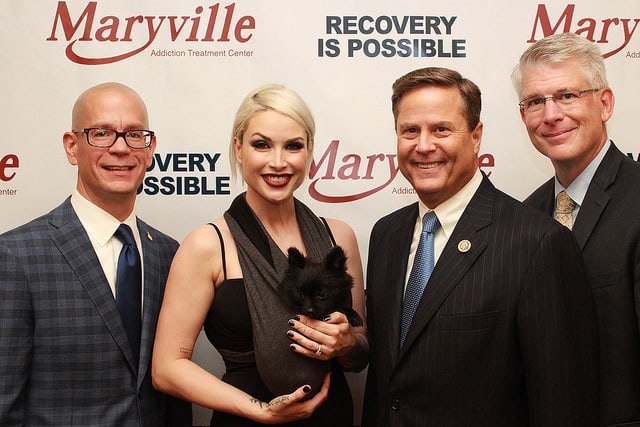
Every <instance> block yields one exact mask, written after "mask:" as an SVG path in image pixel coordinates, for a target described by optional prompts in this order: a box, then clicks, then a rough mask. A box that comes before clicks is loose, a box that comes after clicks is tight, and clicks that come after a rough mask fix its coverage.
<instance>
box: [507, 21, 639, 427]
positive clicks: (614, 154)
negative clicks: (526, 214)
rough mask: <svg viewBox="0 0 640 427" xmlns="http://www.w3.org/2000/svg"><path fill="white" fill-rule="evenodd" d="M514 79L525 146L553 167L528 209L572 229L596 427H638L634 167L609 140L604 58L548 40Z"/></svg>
mask: <svg viewBox="0 0 640 427" xmlns="http://www.w3.org/2000/svg"><path fill="white" fill-rule="evenodd" d="M512 79H513V84H514V86H515V89H516V92H517V94H518V97H519V99H520V103H519V105H520V116H521V118H522V121H523V123H524V125H525V127H526V129H527V132H528V134H529V138H530V139H531V142H532V143H533V145H534V147H535V148H536V149H537V150H538V151H540V152H541V153H542V154H543V155H545V156H546V157H548V158H549V159H550V160H551V163H552V164H553V167H554V169H555V176H554V177H553V178H551V179H550V180H548V181H547V182H546V183H544V184H543V185H542V186H541V187H539V188H538V189H537V190H536V191H535V192H534V193H533V194H531V195H530V196H529V197H528V198H527V199H526V200H525V203H526V204H528V205H530V206H533V207H536V208H538V209H540V210H543V211H545V212H547V213H548V214H550V215H553V216H554V217H555V218H556V219H557V220H558V221H559V222H561V223H562V224H564V225H565V226H567V227H568V228H570V229H572V230H573V233H574V235H575V236H576V239H577V240H578V243H579V245H580V249H581V251H582V256H583V259H584V261H585V266H586V273H587V278H588V281H589V285H590V287H591V290H592V292H593V295H594V299H595V301H596V309H597V315H598V330H597V331H593V333H594V334H596V333H597V334H598V338H599V341H600V400H601V425H603V426H613V425H625V426H640V333H639V329H640V328H639V325H640V315H639V314H640V210H638V208H637V201H638V200H639V199H640V188H639V187H638V183H639V182H640V165H638V163H636V162H634V161H633V160H631V159H629V158H628V157H627V156H625V155H624V154H623V153H622V152H621V151H620V150H619V149H618V148H617V147H616V146H615V144H614V143H613V141H611V140H610V139H609V137H608V135H607V128H606V122H607V121H608V120H609V118H610V117H611V115H612V114H613V107H614V95H613V91H612V90H611V88H610V87H609V85H608V83H607V78H606V73H605V66H604V61H603V59H602V55H601V53H600V51H599V49H598V48H597V46H596V45H595V44H594V43H592V42H590V41H588V40H586V39H584V38H581V37H579V36H577V35H575V34H572V33H564V34H555V35H552V36H549V37H546V38H544V39H542V40H539V41H538V42H536V43H535V44H533V45H531V46H530V47H529V48H528V49H527V50H526V51H525V52H524V53H523V54H522V56H521V57H520V61H519V63H518V65H517V66H516V68H515V70H514V72H513V75H512Z"/></svg>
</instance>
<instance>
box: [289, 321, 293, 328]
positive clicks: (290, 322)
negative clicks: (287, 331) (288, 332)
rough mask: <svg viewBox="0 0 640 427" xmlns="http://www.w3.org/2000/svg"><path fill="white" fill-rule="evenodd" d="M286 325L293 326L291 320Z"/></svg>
mask: <svg viewBox="0 0 640 427" xmlns="http://www.w3.org/2000/svg"><path fill="white" fill-rule="evenodd" d="M288 325H289V326H291V327H292V328H293V325H294V323H293V320H289V322H288Z"/></svg>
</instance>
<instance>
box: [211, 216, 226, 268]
mask: <svg viewBox="0 0 640 427" xmlns="http://www.w3.org/2000/svg"><path fill="white" fill-rule="evenodd" d="M207 224H209V225H210V226H212V227H213V228H214V229H215V230H216V233H218V238H219V239H220V251H221V252H222V273H223V274H224V280H227V256H226V255H225V252H224V240H223V239H222V233H221V232H220V229H219V228H218V226H217V225H215V224H214V223H212V222H208V223H207Z"/></svg>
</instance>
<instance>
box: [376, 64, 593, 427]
mask: <svg viewBox="0 0 640 427" xmlns="http://www.w3.org/2000/svg"><path fill="white" fill-rule="evenodd" d="M392 108H393V114H394V118H395V124H396V133H397V154H398V163H399V167H400V170H401V172H402V174H403V175H404V176H405V178H406V179H407V180H408V181H409V182H410V183H411V185H412V186H413V188H414V189H415V191H416V193H417V195H418V197H419V201H418V202H417V203H414V204H412V205H409V206H406V207H404V208H401V209H399V210H397V211H395V212H393V213H391V214H390V215H387V216H386V217H384V218H382V219H381V220H379V221H378V222H377V223H376V224H375V226H374V228H373V231H372V233H371V239H370V247H369V258H368V262H367V263H368V270H367V309H368V310H367V316H368V320H367V322H368V325H369V339H370V344H371V358H370V363H369V371H368V376H367V384H366V390H365V396H364V411H363V412H364V415H363V426H365V427H372V426H379V427H383V426H384V427H396V426H398V427H399V426H403V427H408V426H439V427H442V426H451V427H461V426H470V427H481V426H487V427H488V426H491V427H502V426H504V427H507V426H508V427H513V426H518V427H522V426H540V427H549V426H576V427H585V426H592V425H595V424H594V423H595V422H596V421H595V420H597V417H598V414H597V407H598V400H597V399H598V397H597V360H596V357H597V342H596V340H595V337H594V335H593V334H591V333H590V331H591V330H592V329H593V328H595V312H594V306H593V301H592V297H591V294H590V292H589V289H588V287H587V286H586V283H585V281H584V272H583V266H582V263H581V260H580V254H579V250H578V247H577V244H576V242H575V239H574V238H573V237H572V235H571V233H569V232H568V230H567V229H566V228H564V227H562V226H561V225H559V224H558V223H557V222H554V221H553V220H551V219H550V218H548V217H547V216H545V215H543V214H541V213H539V212H537V211H536V210H534V209H531V208H528V207H525V206H524V205H523V204H522V203H520V202H518V201H516V200H515V199H513V198H511V197H509V196H508V195H506V194H504V193H503V192H501V191H499V190H497V189H496V188H495V187H494V186H493V185H492V184H491V183H490V182H489V180H488V179H487V177H486V176H485V175H484V174H482V172H480V170H479V168H478V152H479V149H480V142H481V138H482V129H483V125H482V123H481V122H480V109H481V99H480V90H479V89H478V87H477V86H476V85H475V84H474V83H473V82H471V81H469V80H467V79H465V78H463V77H462V76H461V75H460V74H459V73H457V72H455V71H452V70H448V69H444V68H425V69H419V70H415V71H413V72H410V73H408V74H407V75H405V76H403V77H401V78H400V79H398V80H397V81H396V82H395V83H394V85H393V96H392ZM431 212H435V215H436V217H437V221H436V223H437V224H439V225H438V226H436V228H435V231H434V232H433V233H434V245H433V250H434V253H435V254H434V258H435V260H434V262H435V267H434V268H433V272H432V273H431V276H430V277H429V278H428V279H427V282H426V283H421V285H422V286H426V287H425V288H424V291H423V292H422V294H421V297H418V298H419V302H418V305H417V308H416V309H415V314H414V315H413V318H412V320H410V321H408V323H406V324H407V325H408V326H407V331H406V336H405V337H404V338H402V336H401V334H404V331H402V333H401V324H402V323H405V322H404V321H403V320H401V313H403V314H404V313H405V311H407V309H406V307H408V306H409V303H408V298H407V297H406V296H405V284H406V287H407V291H406V293H407V294H408V293H409V288H410V286H411V282H412V280H410V278H411V276H412V275H413V274H412V273H411V274H410V271H411V270H412V269H415V268H412V265H413V259H414V258H418V256H417V255H416V252H418V253H419V252H420V251H421V248H420V246H422V245H421V244H420V243H419V240H420V234H421V229H422V224H421V221H422V220H421V218H422V217H423V215H424V216H432V214H431ZM425 213H426V215H425ZM407 282H409V283H407Z"/></svg>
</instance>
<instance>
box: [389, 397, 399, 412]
mask: <svg viewBox="0 0 640 427" xmlns="http://www.w3.org/2000/svg"><path fill="white" fill-rule="evenodd" d="M391 409H393V410H394V411H399V410H400V401H399V400H398V399H393V400H392V401H391Z"/></svg>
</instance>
